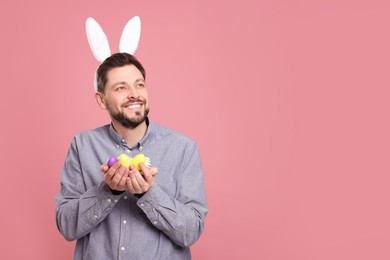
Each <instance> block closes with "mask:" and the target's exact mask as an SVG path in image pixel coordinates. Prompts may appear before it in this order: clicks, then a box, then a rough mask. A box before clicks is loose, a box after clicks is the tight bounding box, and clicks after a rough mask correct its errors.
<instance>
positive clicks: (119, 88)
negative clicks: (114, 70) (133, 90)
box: [116, 85, 126, 91]
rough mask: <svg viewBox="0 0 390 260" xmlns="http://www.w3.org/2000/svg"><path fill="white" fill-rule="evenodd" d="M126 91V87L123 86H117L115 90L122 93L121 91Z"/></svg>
mask: <svg viewBox="0 0 390 260" xmlns="http://www.w3.org/2000/svg"><path fill="white" fill-rule="evenodd" d="M125 89H126V87H125V86H124V85H120V86H118V87H117V88H116V91H123V90H125Z"/></svg>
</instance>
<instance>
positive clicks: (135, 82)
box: [112, 79, 145, 87]
mask: <svg viewBox="0 0 390 260" xmlns="http://www.w3.org/2000/svg"><path fill="white" fill-rule="evenodd" d="M139 82H143V83H145V80H144V79H137V80H135V81H134V84H137V83H139ZM118 85H127V82H126V81H120V82H117V83H115V84H114V85H112V87H116V86H118Z"/></svg>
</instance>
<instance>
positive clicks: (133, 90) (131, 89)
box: [127, 86, 139, 99]
mask: <svg viewBox="0 0 390 260" xmlns="http://www.w3.org/2000/svg"><path fill="white" fill-rule="evenodd" d="M127 98H128V99H138V98H139V93H138V90H137V88H135V87H133V86H131V87H129V93H128V95H127Z"/></svg>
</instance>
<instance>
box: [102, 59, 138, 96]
mask: <svg viewBox="0 0 390 260" xmlns="http://www.w3.org/2000/svg"><path fill="white" fill-rule="evenodd" d="M126 65H134V66H135V67H136V68H137V69H138V70H139V71H140V72H141V74H142V76H143V77H144V79H145V76H146V73H145V69H144V67H143V66H142V64H141V62H139V61H138V60H137V58H136V57H135V56H133V55H131V54H128V53H125V52H123V53H115V54H113V55H111V56H110V57H108V58H107V59H105V60H104V62H103V63H102V64H101V65H100V66H99V68H98V69H97V72H96V79H97V90H98V92H100V93H104V87H105V85H106V83H107V73H108V71H109V70H111V69H113V68H117V67H123V66H126Z"/></svg>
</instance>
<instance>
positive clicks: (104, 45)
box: [86, 17, 111, 62]
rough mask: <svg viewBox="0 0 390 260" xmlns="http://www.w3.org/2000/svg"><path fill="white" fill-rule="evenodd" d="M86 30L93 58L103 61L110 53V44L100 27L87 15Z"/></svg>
mask: <svg viewBox="0 0 390 260" xmlns="http://www.w3.org/2000/svg"><path fill="white" fill-rule="evenodd" d="M86 31H87V38H88V42H89V46H90V47H91V50H92V53H93V55H94V56H95V58H96V59H97V60H98V61H100V62H103V61H104V60H105V59H106V58H108V57H109V56H110V55H111V50H110V45H109V44H108V39H107V36H106V34H105V33H104V31H103V29H102V27H100V25H99V24H98V23H97V22H96V21H95V19H93V18H92V17H89V18H88V19H87V22H86Z"/></svg>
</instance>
